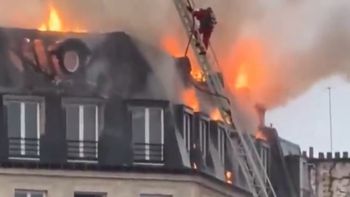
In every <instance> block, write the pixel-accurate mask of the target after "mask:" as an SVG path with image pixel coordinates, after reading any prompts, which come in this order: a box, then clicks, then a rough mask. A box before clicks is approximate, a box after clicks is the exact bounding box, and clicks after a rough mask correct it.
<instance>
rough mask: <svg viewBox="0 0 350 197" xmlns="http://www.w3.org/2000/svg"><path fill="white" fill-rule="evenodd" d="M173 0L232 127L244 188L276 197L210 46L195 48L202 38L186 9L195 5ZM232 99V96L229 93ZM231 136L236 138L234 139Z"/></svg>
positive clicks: (231, 141)
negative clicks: (241, 122)
mask: <svg viewBox="0 0 350 197" xmlns="http://www.w3.org/2000/svg"><path fill="white" fill-rule="evenodd" d="M173 2H174V3H175V6H176V9H177V11H178V13H179V15H180V18H181V21H182V23H183V25H184V27H185V29H186V33H187V36H188V37H189V40H190V41H189V45H191V46H192V49H193V51H194V53H195V55H196V58H197V60H198V63H199V65H200V67H201V69H202V72H203V75H204V76H205V78H206V82H207V86H208V89H209V91H210V93H211V94H212V95H214V96H213V100H214V101H215V103H216V105H217V107H218V108H219V110H220V113H221V115H222V117H223V119H224V120H225V122H226V123H227V124H228V125H230V126H231V127H232V128H233V129H232V130H231V129H230V130H227V131H226V135H227V136H228V138H227V139H228V142H229V145H230V147H231V148H232V149H233V151H234V153H235V155H237V160H238V163H239V166H240V168H241V170H242V173H243V175H244V177H245V179H246V184H247V188H248V189H249V191H250V192H251V193H252V194H253V196H254V197H276V193H275V191H274V189H273V186H272V184H271V181H270V179H269V177H268V174H267V172H266V170H265V168H264V166H263V164H262V161H261V159H260V156H259V154H258V151H257V149H256V147H255V143H254V141H253V139H252V136H251V135H250V134H248V133H247V132H244V131H243V129H242V128H241V127H240V124H239V118H238V114H237V110H235V109H237V108H236V107H235V103H233V102H231V101H230V99H228V98H229V97H228V96H226V95H227V94H226V91H225V89H224V86H223V84H222V82H221V79H220V77H219V76H218V75H217V72H215V71H214V68H215V67H213V66H216V68H219V65H218V62H217V60H216V55H215V53H214V50H213V48H211V53H209V50H208V52H207V53H206V55H203V54H202V53H201V51H202V49H201V48H200V47H198V42H199V43H200V45H201V46H203V43H202V41H201V39H199V38H198V37H197V38H194V39H192V38H193V37H194V35H193V31H196V30H195V28H194V18H193V16H192V13H191V12H189V11H188V9H187V8H188V7H187V6H190V7H191V8H193V7H194V6H195V5H194V2H193V0H173ZM186 51H187V49H186ZM224 98H225V99H224ZM231 98H233V97H232V96H231ZM233 135H234V136H236V137H234V138H233V137H232V136H233Z"/></svg>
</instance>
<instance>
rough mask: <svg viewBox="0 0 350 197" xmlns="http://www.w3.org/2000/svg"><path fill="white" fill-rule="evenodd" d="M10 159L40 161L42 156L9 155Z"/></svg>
mask: <svg viewBox="0 0 350 197" xmlns="http://www.w3.org/2000/svg"><path fill="white" fill-rule="evenodd" d="M9 159H10V160H24V161H40V158H34V157H9Z"/></svg>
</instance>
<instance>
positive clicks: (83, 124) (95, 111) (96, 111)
mask: <svg viewBox="0 0 350 197" xmlns="http://www.w3.org/2000/svg"><path fill="white" fill-rule="evenodd" d="M77 102H79V100H77V99H76V100H75V102H71V101H70V102H69V101H68V102H65V104H64V106H65V110H66V139H67V151H68V152H67V154H68V159H69V160H83V161H95V160H97V158H98V138H99V130H100V128H101V120H102V118H101V114H102V112H101V107H100V105H99V104H98V103H96V102H84V100H80V103H77Z"/></svg>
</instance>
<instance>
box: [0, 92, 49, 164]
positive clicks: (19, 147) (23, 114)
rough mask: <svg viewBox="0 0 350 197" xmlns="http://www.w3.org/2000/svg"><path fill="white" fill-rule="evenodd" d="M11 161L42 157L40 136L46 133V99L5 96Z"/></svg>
mask: <svg viewBox="0 0 350 197" xmlns="http://www.w3.org/2000/svg"><path fill="white" fill-rule="evenodd" d="M4 105H5V106H6V119H7V120H6V121H7V132H8V140H9V157H10V159H31V160H33V159H34V160H36V159H39V157H40V135H41V133H43V131H44V125H45V124H44V112H45V108H44V99H43V98H41V97H32V96H9V95H8V96H4Z"/></svg>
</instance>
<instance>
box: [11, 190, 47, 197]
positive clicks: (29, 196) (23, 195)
mask: <svg viewBox="0 0 350 197" xmlns="http://www.w3.org/2000/svg"><path fill="white" fill-rule="evenodd" d="M15 197H46V192H43V191H28V190H15Z"/></svg>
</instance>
